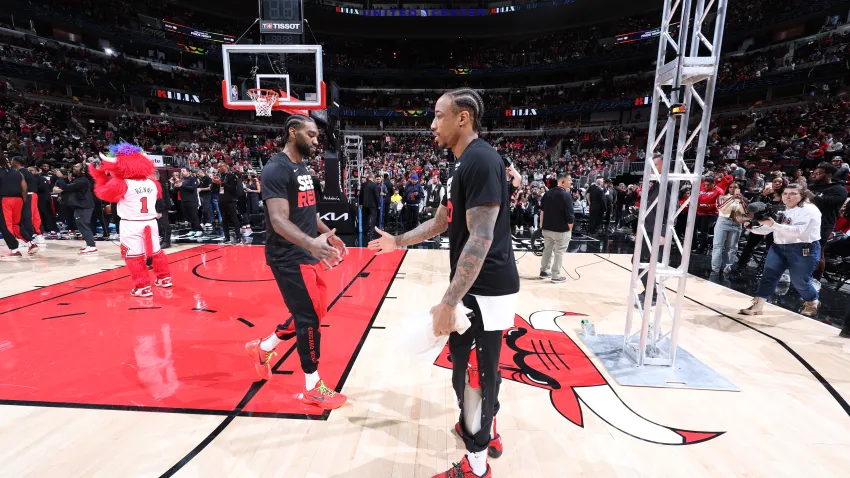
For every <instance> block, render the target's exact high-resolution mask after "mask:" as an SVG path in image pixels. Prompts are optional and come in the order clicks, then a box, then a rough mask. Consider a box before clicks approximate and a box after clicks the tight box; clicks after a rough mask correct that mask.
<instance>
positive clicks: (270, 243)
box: [260, 153, 319, 265]
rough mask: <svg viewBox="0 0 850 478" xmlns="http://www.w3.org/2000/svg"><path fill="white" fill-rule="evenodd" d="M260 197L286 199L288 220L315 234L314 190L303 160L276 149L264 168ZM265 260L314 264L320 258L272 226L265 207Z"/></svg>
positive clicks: (316, 234)
mask: <svg viewBox="0 0 850 478" xmlns="http://www.w3.org/2000/svg"><path fill="white" fill-rule="evenodd" d="M260 180H261V181H262V183H263V190H262V194H263V201H268V200H269V199H272V198H282V199H286V200H287V201H289V220H290V221H291V222H292V223H293V224H295V225H296V226H298V228H299V229H301V231H303V232H304V234H307V235H308V236H310V237H317V236H318V228H317V225H316V217H317V216H316V193H315V191H314V190H313V179H312V178H311V177H310V172H309V171H308V170H307V167H306V166H304V165H303V164H295V163H293V162H292V161H291V160H290V159H289V157H288V156H287V155H285V154H284V153H278V154H276V155H274V156H272V158H271V159H270V160H269V162H268V163H267V164H266V166H265V167H264V168H263V172H262V175H261V177H260ZM264 209H265V215H266V224H267V226H266V231H267V232H266V234H267V238H266V263H267V264H268V265H275V264H278V265H282V264H287V265H291V264H316V263H317V262H319V260H318V259H316V258H315V257H314V256H313V254H311V253H310V252H309V251H308V250H306V249H304V248H302V247H299V246H296V245H295V244H293V243H291V242H289V241H287V240H286V239H285V238H284V237H283V236H281V235H280V234H278V233H277V232H276V231H275V230H274V228H273V227H271V224H272V222H271V219H270V218H269V208H268V207H266V208H264Z"/></svg>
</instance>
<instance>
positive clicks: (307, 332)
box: [225, 115, 347, 410]
mask: <svg viewBox="0 0 850 478" xmlns="http://www.w3.org/2000/svg"><path fill="white" fill-rule="evenodd" d="M284 131H286V132H287V133H288V136H287V141H286V146H284V148H283V151H281V152H280V153H278V154H276V155H275V156H273V157H272V158H271V159H270V160H269V162H268V163H266V166H265V167H264V168H263V172H262V182H263V193H262V194H263V201H264V204H265V215H266V224H267V230H268V232H267V234H268V238H267V239H266V246H265V247H266V263H267V264H268V265H269V267H271V269H272V274H273V275H274V278H275V280H276V281H277V285H278V287H279V288H280V293H281V295H282V296H283V301H284V302H285V303H286V307H287V308H289V312H290V313H291V314H292V316H291V317H290V318H289V319H288V320H287V321H286V322H285V323H283V324H280V325H278V326H277V329H276V330H275V331H274V333H272V334H271V335H269V336H268V337H266V338H264V339H258V340H254V341H251V342H248V343H247V344H245V351H246V352H247V353H248V356H249V357H251V361H252V362H253V364H254V370H256V372H257V374H258V375H259V376H260V378H262V379H264V380H270V379H271V376H272V370H271V366H272V357H273V356H274V355H275V354H276V353H275V347H276V346H277V345H278V344H279V343H280V342H282V341H283V340H286V339H289V338H291V337H292V336H295V337H296V338H295V343H296V346H297V348H298V356H299V358H300V359H301V370H302V371H303V372H304V378H305V386H304V391H303V393H302V395H301V397H302V400H303V401H304V402H305V403H311V404H314V405H318V406H319V407H322V408H324V409H326V410H331V409H334V408H339V407H341V406H342V404H343V403H345V400H346V397H345V395H343V394H341V393H336V392H334V391H333V390H331V389H330V388H328V387H326V386H325V384H324V382H322V380H321V379H320V378H319V358H320V352H321V339H322V333H321V329H320V328H319V324H320V323H321V321H322V318H323V317H324V316H325V312H326V311H327V307H328V302H327V297H326V293H327V288H326V285H325V281H324V278H323V276H324V267H323V264H324V265H327V266H329V267H333V266H335V265H336V264H338V263H339V262H340V261H341V260H342V256H343V255H345V254H346V253H347V251H346V249H345V244H343V242H342V240H341V239H339V238H338V237H336V236H335V235H334V230H330V229H328V227H327V226H326V225H325V224H324V223H323V222H322V220H321V219H320V218H319V216H318V215H317V214H316V201H317V199H318V198H317V196H316V193H315V190H314V189H313V181H312V180H311V179H310V172H309V171H308V170H307V167H306V166H305V165H304V160H305V158H308V157H311V156H312V155H313V154H314V153H315V151H316V147H317V146H318V144H319V142H318V137H319V130H318V128H317V127H316V123H315V122H314V121H313V120H312V119H311V118H308V117H306V116H302V115H292V116H290V117H289V119H287V121H286V125H285V127H284ZM225 184H226V183H225ZM320 234H321V235H320ZM317 236H318V237H317ZM320 261H321V262H322V264H319V262H320Z"/></svg>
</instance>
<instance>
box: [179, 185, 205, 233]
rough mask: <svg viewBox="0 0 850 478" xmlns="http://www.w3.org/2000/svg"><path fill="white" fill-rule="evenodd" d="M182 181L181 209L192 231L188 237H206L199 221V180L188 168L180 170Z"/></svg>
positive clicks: (180, 187)
mask: <svg viewBox="0 0 850 478" xmlns="http://www.w3.org/2000/svg"><path fill="white" fill-rule="evenodd" d="M180 176H181V177H182V180H181V181H180V183H178V184H177V188H178V189H179V190H180V207H181V209H182V211H183V219H185V220H187V221H189V228H190V231H189V233H188V234H187V235H186V237H190V238H191V237H201V236H203V235H204V231H203V229H201V221H200V219H198V209H200V207H201V200H200V197H199V196H198V186H199V183H198V178H196V177H195V175H194V174H192V172H191V171H189V170H188V169H187V168H182V169H181V170H180Z"/></svg>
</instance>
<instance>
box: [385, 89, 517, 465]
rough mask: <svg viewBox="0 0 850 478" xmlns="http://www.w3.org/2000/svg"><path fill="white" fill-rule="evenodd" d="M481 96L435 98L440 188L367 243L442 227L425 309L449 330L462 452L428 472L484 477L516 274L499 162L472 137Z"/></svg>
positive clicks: (388, 243)
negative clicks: (438, 291) (434, 286)
mask: <svg viewBox="0 0 850 478" xmlns="http://www.w3.org/2000/svg"><path fill="white" fill-rule="evenodd" d="M483 114H484V102H483V101H482V100H481V97H480V96H479V95H478V93H476V92H475V91H474V90H471V89H466V88H464V89H459V90H454V91H450V92H448V93H446V94H444V95H443V96H441V97H440V99H439V100H438V101H437V104H436V106H435V109H434V121H433V123H431V130H432V131H434V137H435V140H436V142H437V144H438V145H439V146H440V147H444V148H451V149H452V152H454V155H455V157H457V158H458V160H457V163H456V164H455V170H454V172H453V173H452V175H451V177H450V178H449V181H448V191H447V192H448V194H447V195H446V197H445V198H443V201H442V203H441V205H440V206H439V208H438V209H437V212H436V215H435V217H434V218H433V219H431V220H429V221H427V222H425V223H424V224H422V225H421V226H419V227H417V228H416V229H414V230H412V231H410V232H408V233H405V234H403V235H401V236H396V237H393V236H391V235H389V234H387V233H386V232H384V231H381V230H380V229H378V230H377V231H378V233H379V234H380V235H381V237H380V238H379V239H376V240H374V241H372V242H370V243H369V249H372V250H375V251H378V253H379V254H380V253H385V252H390V251H393V250H395V249H396V248H398V247H400V246H409V245H412V244H418V243H420V242H422V241H425V240H427V239H430V238H432V237H434V236H436V235H439V234H440V233H442V232H443V231H445V230H446V229H448V231H449V265H450V267H451V282H450V283H449V287H448V289H447V290H446V293H445V294H444V295H443V300H442V301H441V302H440V304H438V305H437V306H435V307H433V308H432V309H431V315H432V316H433V322H434V323H433V326H434V333H435V335H445V334H449V351H450V353H451V358H452V387H453V388H454V390H455V394H456V395H457V399H458V403H459V404H460V408H461V413H460V418H459V420H458V423H457V424H456V425H455V431H456V432H457V433H458V435H460V437H461V438H462V439H463V442H464V444H465V445H466V450H467V454H466V456H464V457H463V459H462V460H461V461H460V463H456V464H455V465H454V466H453V467H452V468H451V469H450V470H448V471H446V472H444V473H440V474H438V475H436V476H435V477H434V478H473V477H487V478H491V477H492V473H491V472H490V465H488V464H487V455H488V454H489V455H490V456H491V457H493V458H496V457H498V456H500V455H501V454H502V440H501V437H500V436H499V435H498V433H496V420H495V415H496V413H497V412H498V411H499V384H500V382H501V376H500V375H499V354H500V353H501V347H502V334H503V331H504V330H505V329H508V328H510V327H513V324H514V311H515V308H516V298H517V293H518V292H519V275H518V274H517V269H516V262H515V260H514V253H513V247H512V244H511V233H510V207H509V206H510V204H509V200H510V198H509V194H508V193H509V192H508V184H509V183H508V182H507V181H505V163H504V161H503V160H502V158H501V157H500V156H499V153H498V152H497V151H496V150H495V149H493V147H492V146H490V145H489V144H487V143H486V142H484V141H483V140H481V139H479V138H478V131H479V129H480V126H481V118H482V116H483ZM459 303H463V305H464V306H466V307H467V308H468V309H470V310H472V317H471V322H472V326H471V327H470V328H469V329H468V330H467V331H466V332H465V333H463V334H458V333H457V332H455V331H454V320H455V308H456V307H457V305H458V304H459Z"/></svg>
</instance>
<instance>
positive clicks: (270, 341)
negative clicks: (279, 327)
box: [260, 334, 283, 352]
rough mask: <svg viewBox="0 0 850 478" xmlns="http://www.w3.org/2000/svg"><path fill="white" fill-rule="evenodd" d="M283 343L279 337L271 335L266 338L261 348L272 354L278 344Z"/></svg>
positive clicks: (261, 343)
mask: <svg viewBox="0 0 850 478" xmlns="http://www.w3.org/2000/svg"><path fill="white" fill-rule="evenodd" d="M281 342H283V340H280V339H279V338H277V335H275V334H271V335H269V336H268V337H266V338H265V339H264V340H263V341H262V342H260V348H261V349H263V350H265V351H266V352H271V351H272V350H274V348H275V347H277V344H279V343H281Z"/></svg>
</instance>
